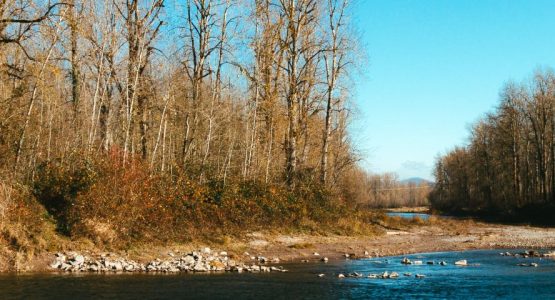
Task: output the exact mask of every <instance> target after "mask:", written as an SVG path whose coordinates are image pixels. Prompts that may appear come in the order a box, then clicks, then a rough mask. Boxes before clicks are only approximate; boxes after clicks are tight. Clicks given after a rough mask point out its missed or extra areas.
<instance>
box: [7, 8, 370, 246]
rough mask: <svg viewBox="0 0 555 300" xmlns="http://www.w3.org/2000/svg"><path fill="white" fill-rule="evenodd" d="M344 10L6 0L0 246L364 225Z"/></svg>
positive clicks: (351, 40) (356, 56) (356, 61)
mask: <svg viewBox="0 0 555 300" xmlns="http://www.w3.org/2000/svg"><path fill="white" fill-rule="evenodd" d="M350 9H351V6H350V3H349V1H347V0H327V1H316V0H298V1H293V0H249V1H238V0H109V1H108V0H106V1H85V0H67V1H59V2H56V1H34V0H2V1H0V102H1V103H2V104H1V105H0V202H1V203H0V207H1V214H0V227H1V228H0V230H1V232H2V236H3V237H4V239H5V240H6V241H9V243H10V244H11V245H12V246H14V247H16V248H22V247H23V248H25V247H31V246H29V245H37V244H38V245H42V246H41V247H47V245H51V244H52V243H55V242H53V240H54V239H53V238H52V236H57V235H58V234H62V236H67V237H71V238H74V239H79V238H86V239H89V240H91V241H94V242H95V243H96V244H107V245H116V246H121V245H129V244H130V243H133V242H135V241H145V240H148V241H154V242H156V241H161V242H167V241H176V242H177V241H183V240H184V241H187V240H191V239H193V238H194V237H195V236H201V235H214V234H220V235H225V234H228V233H230V232H234V231H240V230H244V229H245V228H265V227H272V226H274V227H279V226H285V227H287V226H291V227H294V228H301V229H306V230H317V229H318V228H321V225H322V224H330V226H333V228H334V230H335V231H338V232H341V231H342V230H347V231H352V230H358V229H357V228H362V229H361V230H363V229H364V228H366V227H365V225H360V224H368V222H367V218H368V215H367V214H363V213H361V212H360V211H357V210H355V208H356V207H357V203H359V202H361V199H357V197H359V196H360V193H357V192H356V191H354V190H353V187H355V186H356V185H355V183H356V182H357V181H358V180H359V178H358V177H359V176H366V175H365V174H366V173H365V171H363V170H362V169H361V168H360V167H359V165H358V164H357V162H358V161H359V155H358V153H357V150H356V148H355V145H353V142H352V141H351V139H350V136H349V134H348V126H349V124H350V122H351V120H352V118H353V115H354V111H356V107H355V105H354V104H353V101H352V94H351V92H350V88H351V86H352V80H351V78H350V76H351V75H352V74H353V73H354V72H357V68H359V67H360V66H362V65H364V63H363V61H364V59H365V58H364V55H361V54H360V51H358V49H357V43H356V34H355V30H354V29H353V28H352V26H351V25H350V24H351V23H350V20H349V17H350V15H349V12H350ZM362 196H364V195H362ZM353 224H355V225H353ZM318 230H320V229H318ZM49 234H50V235H49ZM25 245H27V246H25Z"/></svg>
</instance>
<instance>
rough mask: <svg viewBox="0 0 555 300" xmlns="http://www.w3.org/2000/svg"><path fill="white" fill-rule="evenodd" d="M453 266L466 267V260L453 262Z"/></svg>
mask: <svg viewBox="0 0 555 300" xmlns="http://www.w3.org/2000/svg"><path fill="white" fill-rule="evenodd" d="M455 266H468V262H467V261H466V259H462V260H457V261H456V262H455Z"/></svg>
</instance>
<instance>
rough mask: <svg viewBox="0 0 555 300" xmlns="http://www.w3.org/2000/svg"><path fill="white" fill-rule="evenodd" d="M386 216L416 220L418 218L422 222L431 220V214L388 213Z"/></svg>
mask: <svg viewBox="0 0 555 300" xmlns="http://www.w3.org/2000/svg"><path fill="white" fill-rule="evenodd" d="M386 215H387V216H389V217H401V218H403V219H414V218H416V217H418V218H420V219H422V220H428V219H429V218H430V215H429V214H424V213H412V212H387V213H386Z"/></svg>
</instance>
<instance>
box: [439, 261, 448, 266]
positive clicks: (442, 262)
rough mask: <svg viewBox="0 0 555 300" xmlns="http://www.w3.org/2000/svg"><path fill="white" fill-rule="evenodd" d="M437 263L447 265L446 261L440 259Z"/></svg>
mask: <svg viewBox="0 0 555 300" xmlns="http://www.w3.org/2000/svg"><path fill="white" fill-rule="evenodd" d="M439 264H440V265H442V266H446V265H447V262H445V261H441V262H439Z"/></svg>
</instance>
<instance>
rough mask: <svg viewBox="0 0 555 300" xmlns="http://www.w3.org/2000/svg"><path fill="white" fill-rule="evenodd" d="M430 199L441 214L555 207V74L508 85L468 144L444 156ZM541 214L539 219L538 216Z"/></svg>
mask: <svg viewBox="0 0 555 300" xmlns="http://www.w3.org/2000/svg"><path fill="white" fill-rule="evenodd" d="M435 177H436V185H435V189H434V190H433V192H432V195H431V201H432V204H433V206H434V207H436V208H438V209H442V210H451V211H466V212H474V213H485V214H507V215H518V214H523V213H526V212H530V209H531V208H532V209H535V210H536V212H541V211H544V212H545V211H546V208H549V207H550V208H552V207H553V204H554V203H555V76H554V74H553V72H552V71H539V72H537V73H536V74H535V75H534V76H533V78H532V79H531V80H530V81H529V82H526V83H522V84H516V83H508V84H507V85H506V86H505V87H504V88H503V90H502V93H501V99H500V103H499V105H498V107H497V108H496V110H495V111H494V112H492V113H489V114H487V115H486V116H485V117H484V118H482V119H481V120H479V121H478V122H477V123H475V124H474V125H473V127H472V130H471V132H470V142H469V144H468V145H467V146H463V147H457V148H455V149H454V150H452V151H450V152H449V153H447V154H446V155H444V156H441V157H439V159H438V160H437V163H436V167H435ZM538 216H539V215H538Z"/></svg>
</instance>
